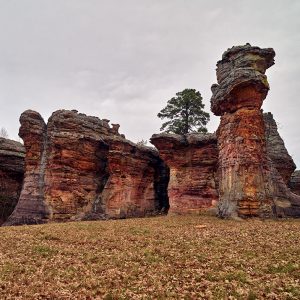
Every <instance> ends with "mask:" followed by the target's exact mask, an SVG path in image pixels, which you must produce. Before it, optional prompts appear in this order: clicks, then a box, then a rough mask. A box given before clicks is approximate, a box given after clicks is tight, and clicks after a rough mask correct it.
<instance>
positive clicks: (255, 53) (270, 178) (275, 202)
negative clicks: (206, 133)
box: [211, 44, 300, 217]
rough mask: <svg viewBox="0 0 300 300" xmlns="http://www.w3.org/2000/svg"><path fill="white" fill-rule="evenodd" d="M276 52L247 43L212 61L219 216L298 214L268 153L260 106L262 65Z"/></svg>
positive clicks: (299, 207)
mask: <svg viewBox="0 0 300 300" xmlns="http://www.w3.org/2000/svg"><path fill="white" fill-rule="evenodd" d="M274 56H275V52H274V50H273V49H271V48H267V49H260V48H259V47H252V46H251V45H249V44H247V45H245V46H238V47H232V48H231V49H228V50H227V51H226V52H225V53H224V54H223V56H222V60H221V61H219V62H218V63H217V80H218V84H214V85H213V86H212V92H213V95H212V99H211V109H212V112H213V113H214V114H215V115H220V116H221V122H220V126H219V128H218V131H217V137H218V148H219V159H218V163H219V174H220V176H219V206H218V213H219V216H221V217H237V216H242V217H245V216H261V217H269V216H274V215H275V216H279V215H280V216H282V215H292V216H295V215H300V198H298V197H297V196H296V195H293V194H292V193H291V192H290V191H289V189H288V188H287V186H286V184H285V182H284V179H283V178H282V177H281V175H280V173H279V172H278V171H277V169H276V168H275V166H274V164H273V163H272V161H271V158H270V157H269V155H268V153H267V145H266V139H265V122H264V118H263V114H262V111H261V109H260V108H261V105H262V103H263V100H264V99H265V97H266V96H267V93H268V90H269V84H268V81H267V77H266V75H265V71H266V69H267V68H269V67H270V66H272V65H273V64H274Z"/></svg>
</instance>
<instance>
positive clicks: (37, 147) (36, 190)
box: [5, 110, 49, 225]
mask: <svg viewBox="0 0 300 300" xmlns="http://www.w3.org/2000/svg"><path fill="white" fill-rule="evenodd" d="M20 123H21V127H20V132H19V135H20V137H21V138H22V139H23V141H24V147H25V149H26V156H25V173H24V182H23V187H22V191H21V195H20V199H19V201H18V204H17V206H16V208H15V210H14V211H13V213H12V215H11V216H10V217H9V218H8V220H7V221H6V223H5V225H15V224H16V225H18V224H37V223H43V222H44V221H45V220H46V219H47V218H48V215H49V209H48V206H47V204H46V203H45V197H44V190H45V185H44V176H45V163H46V161H45V158H46V152H47V143H46V124H45V122H44V120H43V118H42V117H41V115H40V114H39V113H37V112H35V111H32V110H28V111H26V112H25V113H23V114H22V115H21V117H20Z"/></svg>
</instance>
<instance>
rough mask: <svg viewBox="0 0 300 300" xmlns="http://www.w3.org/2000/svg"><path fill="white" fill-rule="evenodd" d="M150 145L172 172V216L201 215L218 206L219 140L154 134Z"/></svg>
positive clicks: (207, 136)
mask: <svg viewBox="0 0 300 300" xmlns="http://www.w3.org/2000/svg"><path fill="white" fill-rule="evenodd" d="M151 143H152V144H153V145H155V146H156V148H157V149H158V150H159V155H160V157H161V158H162V159H163V160H164V161H165V163H166V164H167V165H168V167H169V168H170V181H169V185H168V195H169V203H170V210H169V212H170V213H177V214H185V213H191V212H199V211H201V210H205V209H208V208H211V207H213V206H215V205H216V203H217V200H218V192H217V187H216V180H215V176H216V169H217V159H218V151H217V140H216V136H215V135H214V134H200V133H193V134H187V135H178V134H168V133H161V134H154V135H153V136H152V137H151Z"/></svg>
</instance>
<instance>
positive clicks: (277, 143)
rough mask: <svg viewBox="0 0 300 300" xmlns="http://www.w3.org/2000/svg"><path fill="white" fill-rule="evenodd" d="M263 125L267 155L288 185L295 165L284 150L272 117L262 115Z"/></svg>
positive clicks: (269, 114) (266, 114)
mask: <svg viewBox="0 0 300 300" xmlns="http://www.w3.org/2000/svg"><path fill="white" fill-rule="evenodd" d="M263 117H264V123H265V137H266V146H267V153H268V155H269V157H270V158H271V160H272V162H273V164H274V166H275V168H276V169H277V170H278V172H279V173H280V175H281V177H282V178H283V180H284V182H285V183H288V182H289V180H290V178H291V175H292V173H293V172H294V171H295V169H296V165H295V163H294V161H293V159H292V157H291V156H290V155H289V153H288V151H287V149H286V148H285V145H284V141H283V140H282V138H281V136H280V135H279V133H278V130H277V124H276V122H275V120H274V118H273V115H272V114H271V113H270V112H268V113H264V114H263Z"/></svg>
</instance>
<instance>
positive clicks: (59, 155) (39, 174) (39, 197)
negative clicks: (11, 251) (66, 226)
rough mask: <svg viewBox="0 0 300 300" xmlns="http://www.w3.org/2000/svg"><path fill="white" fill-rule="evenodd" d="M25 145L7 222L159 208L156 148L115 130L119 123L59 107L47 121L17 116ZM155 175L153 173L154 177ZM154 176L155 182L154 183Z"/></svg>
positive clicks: (80, 217)
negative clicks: (22, 168) (22, 172)
mask: <svg viewBox="0 0 300 300" xmlns="http://www.w3.org/2000/svg"><path fill="white" fill-rule="evenodd" d="M20 122H21V128H20V136H21V137H22V138H23V140H24V145H25V148H26V158H25V162H26V163H25V179H24V186H23V189H22V192H21V196H20V200H19V202H18V205H17V206H16V208H15V210H14V212H13V214H12V215H11V216H10V218H9V219H8V221H7V222H6V223H5V224H6V225H17V224H36V223H45V222H49V221H67V220H83V219H101V218H107V217H113V218H120V217H129V216H137V215H138V216H142V215H145V214H147V213H153V212H154V211H156V210H158V209H161V208H162V205H163V204H162V203H163V202H164V201H165V200H164V199H162V198H163V197H161V194H158V192H157V191H158V187H161V185H162V184H163V183H162V181H163V180H166V179H165V178H163V179H162V178H161V163H162V162H161V160H160V159H159V157H158V153H157V152H155V151H153V150H150V149H149V148H147V147H143V149H141V148H140V147H138V146H137V145H135V144H133V143H131V142H129V141H127V140H126V139H125V138H124V136H122V135H120V134H119V133H118V129H119V125H118V124H114V125H113V127H112V128H110V126H109V121H108V120H100V119H99V118H96V117H90V116H86V115H84V114H80V113H77V111H68V110H59V111H56V112H54V113H53V114H52V116H51V117H50V118H49V120H48V124H47V125H46V124H45V122H44V120H43V119H42V117H41V116H40V115H39V114H38V113H37V112H34V111H31V110H28V111H25V112H24V113H23V114H22V115H21V118H20ZM157 178H158V179H157ZM157 181H158V184H157Z"/></svg>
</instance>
